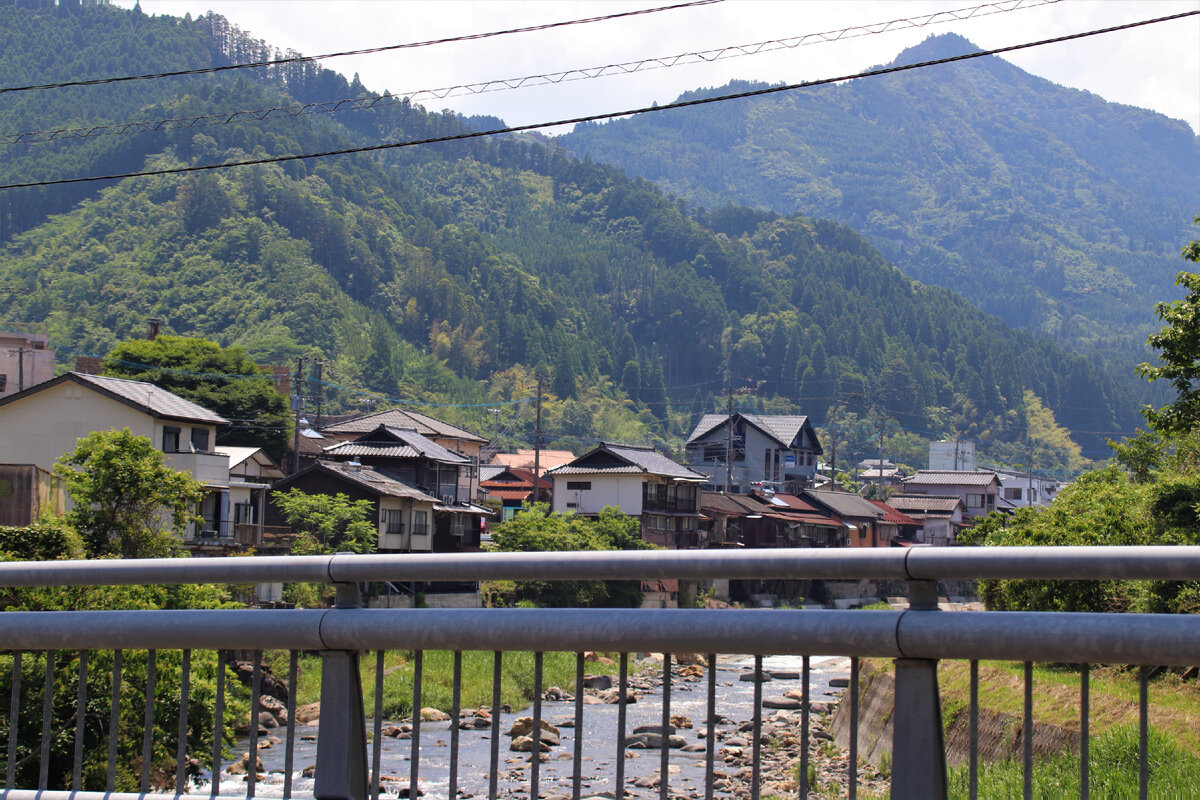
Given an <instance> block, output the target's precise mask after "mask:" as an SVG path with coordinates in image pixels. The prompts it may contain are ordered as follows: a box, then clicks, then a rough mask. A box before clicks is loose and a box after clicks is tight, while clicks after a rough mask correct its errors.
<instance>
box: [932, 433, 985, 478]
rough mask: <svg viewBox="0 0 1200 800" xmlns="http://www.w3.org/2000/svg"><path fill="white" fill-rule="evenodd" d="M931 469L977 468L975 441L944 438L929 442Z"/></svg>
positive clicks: (969, 470) (959, 469)
mask: <svg viewBox="0 0 1200 800" xmlns="http://www.w3.org/2000/svg"><path fill="white" fill-rule="evenodd" d="M929 469H931V470H939V471H946V470H950V471H955V472H957V471H965V472H972V471H974V470H975V443H974V442H966V441H963V440H962V439H949V440H947V439H943V440H941V441H937V442H930V443H929Z"/></svg>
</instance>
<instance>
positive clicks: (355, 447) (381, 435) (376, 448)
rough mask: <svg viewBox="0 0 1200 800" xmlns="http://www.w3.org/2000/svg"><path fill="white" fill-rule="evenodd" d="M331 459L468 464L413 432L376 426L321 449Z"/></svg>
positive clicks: (468, 460) (468, 461) (461, 457)
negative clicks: (396, 459) (388, 459)
mask: <svg viewBox="0 0 1200 800" xmlns="http://www.w3.org/2000/svg"><path fill="white" fill-rule="evenodd" d="M325 453H326V454H327V455H331V456H381V457H384V458H427V459H429V460H430V461H437V462H440V463H442V464H469V463H470V459H468V458H465V457H463V456H460V455H458V454H457V453H452V452H450V451H449V450H447V449H446V448H444V447H442V446H441V445H440V444H438V443H437V442H435V441H432V440H431V439H428V438H426V437H425V436H422V435H421V434H419V433H417V432H416V431H412V430H400V429H398V428H390V427H387V426H383V425H379V426H376V427H375V428H373V429H372V430H370V431H368V432H367V433H365V434H363V435H362V436H360V437H359V438H357V439H355V440H353V441H350V442H339V443H337V444H334V445H331V446H330V447H327V448H325Z"/></svg>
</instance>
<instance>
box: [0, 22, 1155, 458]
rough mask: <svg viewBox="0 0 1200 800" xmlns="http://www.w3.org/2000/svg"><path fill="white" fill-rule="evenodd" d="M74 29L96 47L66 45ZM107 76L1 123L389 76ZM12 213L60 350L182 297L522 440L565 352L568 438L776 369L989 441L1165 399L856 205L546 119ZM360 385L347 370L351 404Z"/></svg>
mask: <svg viewBox="0 0 1200 800" xmlns="http://www.w3.org/2000/svg"><path fill="white" fill-rule="evenodd" d="M130 29H132V30H150V31H151V32H153V35H149V34H147V35H141V36H133V37H130V36H127V31H128V30H130ZM60 39H61V40H64V41H66V40H70V41H83V42H87V43H88V46H87V47H86V48H84V49H82V50H71V49H70V48H67V47H60V48H57V50H54V49H53V48H47V47H45V46H44V42H46V41H55V40H60ZM0 44H3V48H2V49H0V52H3V53H5V56H4V58H5V59H8V62H7V63H22V64H24V62H22V59H21V51H22V49H28V50H31V51H36V53H37V58H36V59H31V60H30V61H31V63H33V65H34V66H36V67H37V68H38V69H40V70H43V71H41V72H39V71H38V69H34V68H33V67H31V66H30V65H29V64H24V69H25V71H24V72H21V73H20V74H18V75H15V76H14V77H13V78H12V79H11V82H10V85H15V84H18V83H24V82H36V81H39V80H47V77H46V76H56V79H62V78H63V77H75V78H78V77H93V76H96V75H99V74H105V73H107V74H116V73H119V72H122V71H124V69H125V68H127V60H132V61H133V62H136V63H139V64H143V65H153V66H151V67H149V68H150V69H160V70H167V69H179V68H193V67H196V66H198V65H200V64H203V63H209V64H221V63H229V62H230V61H238V60H246V59H253V58H259V57H261V55H262V53H264V52H269V51H270V50H269V47H268V46H267V45H265V44H264V43H262V42H257V41H255V40H252V39H248V38H247V37H244V36H243V35H241V34H240V33H239V32H238V31H237V30H236V28H233V27H232V26H230V25H229V24H228V23H227V22H226V21H225V20H223V19H221V18H220V17H214V16H211V15H210V16H208V17H202V18H199V19H197V20H188V19H184V20H177V19H173V18H165V17H145V16H144V15H139V14H138V13H137V12H127V11H121V10H118V9H113V8H110V7H83V8H76V9H73V10H71V11H70V12H69V13H61V12H59V13H48V12H44V11H31V10H27V9H14V8H12V7H5V8H0ZM185 45H186V46H185ZM48 50H53V52H48ZM108 54H116V56H119V57H116V56H114V57H113V58H107V57H106V56H107V55H108ZM200 54H202V55H203V58H201V55H200ZM197 59H199V61H200V63H198V62H197ZM59 60H62V61H64V62H66V63H67V65H68V66H63V65H62V64H59V63H58V62H59ZM253 72H258V73H264V74H258V75H253V74H249V73H253ZM96 88H97V89H98V90H99V91H100V92H101V93H100V94H98V95H97V96H96V98H100V99H96V98H93V99H92V101H91V102H89V101H88V100H87V95H86V93H83V92H76V91H75V90H70V91H71V93H72V95H71V101H70V103H69V104H64V103H65V101H64V102H58V101H54V102H47V104H46V107H47V108H49V109H51V110H55V111H57V112H61V113H65V112H66V108H67V106H69V109H70V115H71V116H69V117H66V119H69V120H71V121H72V122H70V123H65V122H64V121H63V120H64V117H56V116H52V115H50V114H49V113H48V114H47V115H46V116H35V114H34V112H35V111H36V109H37V104H36V103H31V102H29V101H27V100H26V99H25V98H23V97H18V98H17V99H15V100H14V99H13V97H12V96H0V131H12V130H22V129H24V130H36V129H39V128H47V127H51V126H64V127H65V126H67V125H68V124H76V123H79V122H88V123H91V124H96V123H102V122H115V121H123V120H127V119H133V118H142V119H155V118H167V117H171V116H187V115H199V114H206V113H215V112H220V111H228V110H229V109H231V108H242V109H249V108H265V107H271V106H272V105H287V104H292V103H295V102H297V101H312V100H318V99H319V100H328V99H332V98H336V97H346V96H355V95H357V94H363V95H365V94H366V89H365V88H363V87H361V85H360V84H358V83H357V80H355V81H352V82H347V81H346V80H345V79H344V78H342V77H341V76H338V75H336V73H332V72H329V71H327V70H323V69H319V68H317V67H315V66H313V65H312V64H311V63H309V64H301V65H295V66H294V69H290V70H283V69H279V70H253V71H251V70H246V71H239V72H238V73H236V74H229V73H226V74H220V75H210V76H198V77H195V78H191V77H189V78H177V79H170V80H168V81H161V82H154V81H147V82H140V83H138V84H137V85H136V86H133V85H122V91H120V92H116V93H113V94H111V95H110V94H108V90H109V89H111V87H96ZM50 97H53V93H51V94H50ZM469 124H470V121H468V120H464V119H462V118H460V117H457V116H454V115H451V114H447V113H442V114H430V113H427V112H425V111H424V110H423V109H421V108H420V107H418V106H412V105H410V104H409V103H407V102H404V101H395V102H392V101H389V102H388V103H385V104H381V105H380V106H379V107H378V108H376V109H374V110H371V111H356V112H351V113H347V114H344V115H342V114H339V115H337V116H333V115H324V114H323V115H315V116H303V117H297V118H294V119H286V120H276V121H272V122H269V123H266V124H261V125H252V124H243V123H239V124H230V125H211V126H208V127H204V128H202V129H198V130H197V129H193V130H181V129H176V130H168V131H165V132H163V133H159V134H139V135H135V136H101V137H96V138H93V139H85V140H81V141H80V142H62V143H56V144H50V145H36V146H35V145H29V146H20V147H9V148H8V149H7V150H6V151H4V152H3V153H2V154H0V178H2V179H3V180H5V181H13V180H20V179H29V178H31V177H33V178H37V177H41V178H46V177H58V176H66V175H75V174H84V173H88V172H101V173H104V174H108V173H111V172H113V171H116V170H117V169H119V168H120V167H116V166H114V165H122V164H130V163H135V162H136V167H141V166H142V165H145V166H175V165H180V166H182V165H188V164H208V163H219V162H222V161H227V160H240V159H242V158H245V157H247V156H255V157H259V156H269V155H275V154H286V153H301V152H313V151H318V150H322V149H332V148H335V147H349V146H355V145H361V144H369V143H375V142H379V141H385V140H386V141H395V140H402V139H406V138H423V137H426V136H430V135H436V134H439V133H449V132H459V131H464V130H467V129H468V127H469ZM21 126H23V127H21ZM0 217H3V218H4V219H6V220H7V222H6V225H7V227H5V228H4V231H5V234H4V238H5V239H7V244H6V245H5V247H4V249H3V250H2V251H0V285H3V286H8V287H12V288H14V289H15V290H16V291H14V292H12V293H8V294H5V295H0V327H4V326H5V325H6V324H9V323H13V322H24V323H38V324H40V325H42V327H43V329H44V330H45V331H46V332H47V333H48V334H49V335H50V338H51V340H52V341H53V342H54V343H55V344H56V345H58V346H60V348H62V349H63V352H64V353H67V352H83V353H91V354H103V353H104V352H106V351H107V350H108V348H110V347H111V346H112V345H113V344H114V343H115V342H116V341H118V340H120V339H123V338H125V337H128V336H131V335H137V333H138V332H140V331H141V329H142V326H143V324H144V320H145V319H146V318H147V317H159V318H161V319H163V320H164V329H165V330H167V331H170V332H173V333H180V334H187V335H198V336H205V337H208V338H211V339H214V340H216V341H219V342H221V343H222V344H238V345H240V346H242V347H243V348H245V350H246V351H247V352H248V353H249V354H250V355H251V356H252V357H254V358H255V359H257V360H259V361H260V362H269V363H280V362H282V361H283V360H285V359H290V358H293V357H295V356H297V355H301V354H305V355H308V356H311V357H318V356H319V357H321V358H323V359H324V360H325V361H326V362H327V363H328V364H329V368H328V372H327V373H326V378H327V380H330V381H331V383H336V384H339V385H341V386H348V387H353V388H357V389H361V390H364V391H369V392H373V393H375V394H376V395H377V396H380V395H381V396H383V397H388V398H399V399H401V400H403V401H406V402H410V403H431V404H447V405H444V406H442V407H435V408H434V409H433V410H434V411H435V413H437V415H438V416H442V417H445V418H447V419H448V420H449V421H452V422H457V423H459V424H464V425H468V426H470V427H472V428H474V429H476V430H479V431H481V432H485V433H487V434H493V433H494V434H495V435H497V437H498V438H499V440H500V442H501V443H502V444H507V445H510V446H511V445H513V444H517V443H521V444H527V443H528V442H529V441H530V440H531V434H532V425H533V419H532V414H531V413H529V412H520V411H515V412H511V413H510V412H509V411H505V410H504V409H506V408H507V409H521V408H524V407H525V405H522V403H523V401H525V400H527V399H528V398H529V397H530V396H531V395H532V394H533V392H534V375H535V372H543V373H545V374H547V375H548V376H549V381H548V383H547V388H548V389H549V397H550V401H549V402H548V403H547V408H546V418H545V423H546V426H547V428H548V429H549V430H550V432H551V435H550V436H549V437H548V443H554V442H558V443H561V444H564V445H570V446H574V447H576V448H579V447H582V446H585V445H586V444H587V443H589V442H592V441H595V440H596V439H597V438H600V437H603V438H608V439H627V440H636V441H641V442H653V443H655V444H657V445H658V446H660V447H670V446H678V444H679V442H680V441H681V438H682V436H684V435H686V433H687V431H688V430H689V429H690V427H691V424H692V423H693V422H694V420H695V418H696V417H697V416H698V415H699V414H700V413H702V412H706V411H711V410H712V409H713V408H714V407H721V406H723V396H724V391H725V386H726V383H727V381H729V380H732V381H733V383H734V385H737V386H741V387H753V390H754V392H753V395H752V396H749V397H739V401H738V405H739V408H744V409H745V410H755V411H760V412H767V413H804V414H808V415H810V416H811V417H812V418H813V419H814V421H815V422H817V423H818V424H824V423H825V422H826V420H827V419H828V415H829V413H830V409H831V408H832V407H834V406H837V407H839V409H840V411H839V413H841V414H843V415H861V416H862V417H863V418H866V417H867V416H869V415H875V416H883V417H884V418H885V419H884V423H885V424H886V425H888V426H890V428H889V430H891V433H889V436H897V435H905V432H907V435H919V436H926V437H928V436H944V435H951V434H960V435H963V436H968V437H972V438H976V439H978V440H980V441H981V442H983V443H984V444H985V445H986V444H987V443H989V442H992V443H995V444H996V445H1000V444H1003V443H1006V442H1007V443H1012V442H1019V441H1021V440H1022V437H1023V436H1024V435H1025V423H1026V421H1025V419H1024V417H1023V414H1024V405H1023V400H1024V392H1025V391H1026V390H1030V391H1033V392H1034V393H1035V394H1036V395H1037V396H1038V397H1039V398H1041V399H1042V400H1043V401H1044V402H1045V404H1046V406H1047V407H1048V408H1050V409H1051V410H1052V411H1053V412H1054V413H1055V414H1056V416H1057V419H1058V420H1059V421H1060V422H1062V423H1063V424H1065V425H1067V426H1068V427H1070V428H1072V429H1075V430H1079V431H1083V432H1085V433H1083V434H1081V435H1080V436H1079V440H1080V443H1081V444H1084V445H1085V447H1086V448H1087V449H1088V452H1091V453H1100V452H1102V451H1103V444H1102V442H1103V439H1104V437H1105V436H1107V435H1111V434H1112V433H1115V432H1117V431H1121V430H1129V429H1130V427H1131V426H1132V424H1133V421H1134V414H1133V411H1134V409H1135V407H1136V406H1137V404H1138V403H1139V402H1140V401H1141V399H1142V397H1143V396H1144V391H1143V389H1142V387H1141V386H1140V384H1139V383H1138V382H1137V381H1136V379H1134V378H1133V377H1132V376H1119V377H1118V378H1117V379H1114V378H1113V377H1111V376H1110V373H1109V372H1107V371H1106V370H1104V369H1103V368H1102V367H1101V366H1099V365H1097V364H1096V363H1094V362H1093V361H1090V360H1089V359H1086V358H1083V357H1080V356H1077V355H1072V354H1069V353H1066V352H1064V351H1063V350H1062V349H1061V348H1059V347H1057V346H1056V345H1054V344H1052V343H1051V342H1050V341H1048V340H1047V339H1045V338H1043V337H1037V336H1034V335H1031V334H1028V333H1021V332H1017V331H1014V330H1012V329H1010V328H1008V327H1007V326H1005V325H1004V324H1003V323H1001V322H1000V321H999V320H998V319H996V318H994V317H989V316H987V315H984V314H981V313H979V312H978V311H977V310H976V309H974V308H973V307H972V306H971V305H970V304H969V303H968V302H966V301H965V300H964V299H962V298H961V297H959V296H957V295H955V294H954V293H952V292H949V291H947V290H945V289H940V288H935V287H931V286H924V285H921V284H918V283H916V282H914V281H912V280H911V279H910V278H907V277H906V276H904V275H903V274H902V273H901V272H900V271H899V270H897V269H896V268H894V267H892V266H891V265H890V264H888V263H887V261H886V260H885V259H884V258H883V257H882V256H881V255H880V254H879V252H877V251H876V250H875V249H874V248H873V247H871V246H870V245H869V244H867V242H866V241H864V240H863V239H862V238H861V237H860V236H858V235H857V234H856V233H854V232H853V231H851V230H849V229H847V228H845V227H843V226H840V225H838V224H836V223H832V222H828V221H822V220H816V219H810V218H806V217H801V216H798V215H793V216H778V215H776V214H773V213H763V212H758V211H754V210H751V209H746V208H737V207H732V206H730V207H723V208H719V209H716V210H714V211H711V212H708V211H702V210H701V211H698V212H695V213H691V212H689V210H688V209H687V208H686V206H684V205H683V204H681V203H678V202H676V201H675V200H673V199H672V198H670V197H668V196H667V195H665V194H664V193H663V191H662V190H661V189H660V188H658V187H657V186H655V185H653V184H651V183H649V182H647V181H645V180H641V179H636V178H634V179H631V178H628V177H626V175H625V174H624V173H622V172H621V171H620V170H618V169H615V168H613V167H608V166H604V165H601V164H597V163H593V162H589V161H587V160H582V161H581V160H578V159H576V158H573V157H571V156H569V155H568V154H567V153H566V152H565V151H564V150H562V149H561V148H559V147H557V146H556V145H554V144H553V143H546V142H544V141H542V140H540V139H539V138H538V137H531V136H524V137H512V136H510V137H493V138H490V139H486V140H484V139H481V140H472V141H466V142H456V143H450V144H444V145H437V146H429V147H421V148H407V149H404V150H401V151H392V152H385V153H377V154H372V155H356V156H339V157H334V158H325V159H315V160H312V161H290V162H285V163H280V164H271V165H263V166H257V167H242V168H236V169H226V170H219V171H211V172H204V173H197V174H191V175H183V176H156V177H143V178H132V179H126V180H123V181H120V182H115V183H111V184H110V185H109V186H107V187H106V188H103V189H101V188H100V187H98V186H96V185H84V186H75V187H67V188H62V187H48V188H44V189H37V190H15V191H14V190H8V191H4V192H0ZM727 371H728V373H729V374H728V375H727ZM358 399H359V396H358V395H355V394H352V393H349V392H346V391H343V390H341V389H338V388H337V387H336V386H330V387H327V389H326V394H325V400H326V402H327V403H328V406H327V409H328V410H339V409H349V408H354V407H357V403H358ZM506 404H513V405H511V406H509V405H506ZM491 406H495V407H496V408H498V409H500V411H499V412H498V415H497V416H495V417H493V416H492V415H491V414H490V413H489V411H488V408H489V407H491ZM869 439H870V441H873V440H874V437H873V434H871V436H870V437H869ZM868 444H869V442H868V443H866V444H863V443H860V444H858V445H856V444H853V443H852V442H845V441H843V444H839V454H842V455H844V457H851V456H852V455H854V453H855V452H856V451H855V448H856V447H857V448H858V449H859V450H860V451H862V452H865V453H873V450H870V449H869V448H868ZM843 447H844V450H843Z"/></svg>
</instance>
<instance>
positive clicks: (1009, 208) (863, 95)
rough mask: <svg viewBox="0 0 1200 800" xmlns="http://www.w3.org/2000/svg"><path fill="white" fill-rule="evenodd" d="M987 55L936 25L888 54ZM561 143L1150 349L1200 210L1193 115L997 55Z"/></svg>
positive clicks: (1135, 353) (595, 127)
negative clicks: (823, 229) (833, 230)
mask: <svg viewBox="0 0 1200 800" xmlns="http://www.w3.org/2000/svg"><path fill="white" fill-rule="evenodd" d="M978 49H979V48H977V47H976V46H975V45H973V44H971V43H970V42H968V41H967V40H965V39H963V38H962V37H960V36H957V35H955V34H943V35H940V36H932V37H930V38H929V39H927V40H926V41H925V42H924V43H922V44H920V45H918V46H916V47H912V48H909V49H908V50H905V51H904V52H903V53H901V54H900V55H899V56H898V57H897V58H896V59H895V61H893V62H892V64H891V65H890V66H899V65H904V64H913V63H918V62H924V61H931V60H935V59H939V58H943V57H946V56H951V55H959V54H963V53H970V52H976V51H977V50H978ZM763 85H764V86H765V84H763ZM754 86H755V85H753V84H748V83H742V82H738V83H731V84H729V85H727V86H722V87H719V88H714V89H706V90H702V91H696V92H691V93H688V94H686V95H684V96H682V97H680V98H679V99H680V100H688V99H694V98H700V97H706V96H717V95H722V94H728V93H732V92H737V91H744V90H746V89H750V88H754ZM559 142H560V143H561V144H562V145H563V146H564V147H566V148H567V149H568V150H569V151H571V152H572V153H575V154H576V155H578V156H581V157H583V156H586V157H590V158H592V159H595V160H596V161H600V162H603V163H608V164H614V165H617V166H620V167H621V168H622V169H625V170H627V171H629V172H630V173H632V174H636V175H640V176H643V177H645V178H647V179H649V180H652V181H654V182H656V183H658V184H659V185H660V186H662V187H663V188H664V189H666V190H667V191H668V192H671V193H673V194H676V195H678V196H679V197H682V198H686V199H687V200H689V201H690V202H692V203H695V204H697V205H701V206H704V207H707V208H718V207H720V206H722V205H724V204H726V203H734V204H739V205H749V206H752V207H758V208H765V209H771V210H773V211H775V212H777V213H780V214H794V213H801V214H807V215H811V216H820V217H829V218H832V219H835V220H837V221H839V222H841V223H843V224H845V225H849V226H851V227H852V228H854V229H856V230H858V231H860V232H861V233H863V235H864V236H866V237H867V239H868V240H869V241H870V242H871V243H872V244H873V245H874V246H875V247H876V248H878V249H879V251H880V252H881V253H882V254H883V255H884V256H885V257H886V258H887V259H889V260H890V261H891V262H892V263H894V264H896V265H897V266H898V267H900V269H901V270H903V271H904V272H905V274H907V275H911V276H912V277H914V278H916V279H918V280H920V281H922V282H924V283H930V284H934V285H938V286H944V287H947V288H950V289H953V290H954V291H956V292H959V293H961V294H962V295H964V296H965V297H967V298H968V299H969V300H971V301H972V302H973V303H975V304H976V305H977V306H979V307H980V308H981V309H983V310H985V311H987V312H989V313H993V314H996V315H998V316H1000V317H1001V318H1003V319H1004V320H1005V321H1006V322H1008V323H1009V324H1010V325H1013V326H1015V327H1019V328H1024V329H1027V330H1034V331H1039V332H1042V333H1045V334H1047V335H1050V336H1052V337H1053V338H1055V339H1056V340H1057V341H1059V342H1061V343H1063V344H1066V345H1067V346H1069V347H1071V348H1073V349H1076V350H1078V351H1080V352H1097V353H1104V354H1107V355H1113V354H1118V355H1121V356H1124V357H1126V358H1131V359H1136V360H1143V359H1144V357H1145V356H1144V353H1143V352H1142V347H1143V345H1144V343H1145V340H1146V336H1147V335H1148V333H1149V332H1150V330H1151V329H1152V328H1154V327H1156V326H1155V325H1154V316H1153V305H1154V303H1155V302H1156V301H1159V300H1162V299H1165V298H1168V297H1171V296H1173V295H1174V292H1173V290H1172V288H1171V286H1172V283H1173V280H1174V277H1175V274H1176V273H1177V272H1178V271H1179V270H1180V269H1182V268H1183V265H1182V262H1181V260H1180V258H1179V248H1180V247H1181V246H1182V245H1183V243H1185V242H1187V241H1188V240H1189V239H1191V238H1192V231H1191V230H1190V225H1191V221H1192V218H1193V217H1194V216H1195V214H1196V213H1197V211H1200V208H1198V207H1197V198H1198V197H1200V192H1198V190H1200V142H1198V140H1197V138H1196V136H1195V134H1194V133H1193V132H1192V130H1191V129H1190V128H1189V127H1188V125H1187V124H1186V123H1183V122H1180V121H1177V120H1171V119H1168V118H1167V117H1164V116H1162V115H1161V114H1157V113H1154V112H1150V111H1145V110H1142V109H1137V108H1132V107H1129V106H1123V105H1117V104H1114V103H1108V102H1106V101H1105V100H1103V99H1102V98H1100V97H1098V96H1096V95H1094V94H1090V93H1088V92H1083V91H1078V90H1074V89H1067V88H1064V87H1061V86H1057V85H1055V84H1053V83H1051V82H1049V81H1046V80H1043V79H1042V78H1038V77H1036V76H1033V75H1030V74H1029V73H1027V72H1024V71H1022V70H1020V69H1018V68H1017V67H1015V66H1013V65H1012V64H1010V63H1008V62H1006V61H1004V60H1003V59H1001V58H999V57H996V56H985V57H980V58H977V59H973V60H969V61H965V62H958V63H954V64H944V65H939V66H934V67H927V68H922V69H916V70H910V71H907V72H901V73H897V74H892V75H887V76H882V77H872V78H865V79H861V80H854V81H848V82H844V83H841V84H837V85H830V86H821V87H817V88H813V89H808V90H802V91H791V92H786V93H781V94H774V95H769V96H766V97H761V98H755V99H749V100H739V101H733V102H726V103H721V104H719V106H716V105H709V106H701V107H698V108H694V109H683V110H679V111H671V112H668V113H660V114H646V115H641V116H638V117H634V118H627V119H622V120H618V121H614V122H609V123H606V124H596V123H591V124H582V125H579V126H577V127H576V128H575V130H574V131H573V132H572V133H570V134H567V135H564V136H562V137H559Z"/></svg>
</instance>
